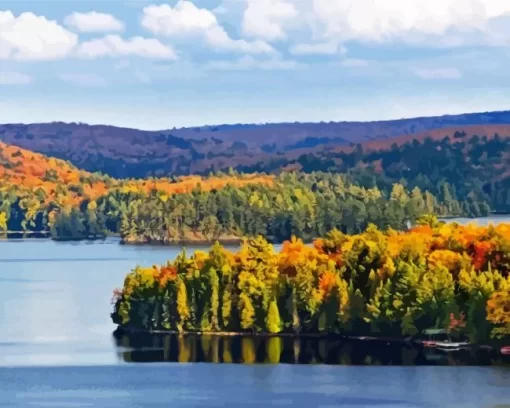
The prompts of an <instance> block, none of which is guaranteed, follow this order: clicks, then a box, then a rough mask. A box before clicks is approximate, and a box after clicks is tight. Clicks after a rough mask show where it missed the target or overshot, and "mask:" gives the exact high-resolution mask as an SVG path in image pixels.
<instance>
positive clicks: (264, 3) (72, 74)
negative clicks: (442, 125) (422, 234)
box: [0, 0, 510, 129]
mask: <svg viewBox="0 0 510 408" xmlns="http://www.w3.org/2000/svg"><path fill="white" fill-rule="evenodd" d="M509 23H510V1H502V0H385V1H381V0H193V1H190V0H173V1H168V2H160V1H145V0H133V1H127V0H126V1H121V0H104V1H80V0H73V1H69V0H67V1H64V0H50V1H43V0H40V1H35V0H34V1H23V0H14V1H8V0H0V122H1V123H8V122H25V123H28V122H47V121H54V120H61V121H81V122H87V123H106V124H114V125H121V126H130V127H138V128H143V129H162V128H172V127H180V126H194V125H203V124H220V123H241V122H255V123H265V122H280V121H330V120H335V121H337V120H376V119H394V118H401V117H411V116H427V115H436V114H444V113H461V112H474V111H488V110H504V109H510V92H509V87H510V70H508V68H507V67H508V63H509V62H510V58H509V57H510V48H509V45H510V24H509Z"/></svg>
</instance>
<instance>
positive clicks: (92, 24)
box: [64, 11, 124, 33]
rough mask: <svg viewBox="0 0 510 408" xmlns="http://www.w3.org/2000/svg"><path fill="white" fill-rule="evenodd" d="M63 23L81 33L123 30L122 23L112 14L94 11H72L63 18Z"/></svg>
mask: <svg viewBox="0 0 510 408" xmlns="http://www.w3.org/2000/svg"><path fill="white" fill-rule="evenodd" d="M64 23H65V24H66V25H67V26H68V27H72V28H74V29H75V30H78V31H81V32H83V33H101V32H103V33H104V32H111V31H123V30H124V23H122V22H121V21H119V20H117V19H116V18H115V17H114V16H112V15H111V14H105V13H98V12H96V11H90V12H88V13H76V12H75V13H72V14H70V15H68V16H67V17H66V18H65V20H64Z"/></svg>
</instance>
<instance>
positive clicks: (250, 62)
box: [206, 55, 306, 71]
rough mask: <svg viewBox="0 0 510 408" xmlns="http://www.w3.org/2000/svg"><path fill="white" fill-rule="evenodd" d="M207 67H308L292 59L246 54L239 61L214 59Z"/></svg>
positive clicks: (227, 68) (259, 68)
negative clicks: (258, 57)
mask: <svg viewBox="0 0 510 408" xmlns="http://www.w3.org/2000/svg"><path fill="white" fill-rule="evenodd" d="M206 68H207V69H211V70H231V71H246V70H270V71H281V70H294V69H300V68H306V65H305V64H300V63H298V62H296V61H292V60H284V59H280V58H271V59H268V60H257V59H255V58H253V57H252V56H249V55H247V56H244V57H242V58H240V59H238V60H237V61H213V62H210V63H208V64H207V65H206Z"/></svg>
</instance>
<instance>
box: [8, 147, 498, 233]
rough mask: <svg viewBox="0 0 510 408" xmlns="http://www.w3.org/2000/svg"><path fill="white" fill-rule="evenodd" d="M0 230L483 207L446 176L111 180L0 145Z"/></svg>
mask: <svg viewBox="0 0 510 408" xmlns="http://www.w3.org/2000/svg"><path fill="white" fill-rule="evenodd" d="M0 172H1V174H2V177H1V179H0V231H11V232H12V231H16V232H19V231H33V232H41V233H49V232H51V234H52V236H53V237H54V238H56V239H85V238H101V237H104V236H106V235H109V234H120V236H121V237H122V239H123V241H124V242H126V243H156V242H158V243H177V242H182V241H193V242H210V241H215V240H224V241H233V240H240V239H241V238H242V237H244V236H256V235H259V234H261V235H264V236H266V237H267V238H268V239H270V240H272V241H274V242H281V241H283V240H285V239H288V238H289V237H290V236H291V235H292V234H294V235H297V236H299V237H302V238H304V239H307V240H310V239H313V238H314V237H317V236H319V235H321V234H324V233H326V232H327V231H329V230H331V229H333V228H338V229H340V230H342V231H344V232H349V233H355V232H359V231H362V230H363V229H364V228H366V226H367V225H368V224H369V223H373V224H375V225H377V226H379V227H380V228H382V229H386V228H389V227H391V228H398V229H403V228H406V227H407V225H408V223H413V222H414V220H415V219H416V218H417V217H419V216H422V215H423V214H428V213H434V214H439V215H445V216H448V215H453V216H459V215H470V214H472V212H471V211H472V209H473V208H475V209H476V214H477V215H478V214H487V213H488V212H489V206H488V205H487V203H485V202H483V201H480V202H477V201H473V200H471V199H470V200H468V201H459V200H457V198H456V196H455V194H454V192H453V191H452V192H449V190H448V184H445V188H444V189H443V190H442V191H441V192H440V193H439V194H438V195H434V194H431V193H430V192H429V191H427V190H426V189H424V190H421V189H419V188H414V189H412V190H408V189H406V188H404V186H403V185H402V184H399V183H394V184H391V185H388V186H384V187H383V188H379V187H378V186H375V185H374V186H372V187H370V188H365V187H362V186H360V185H359V184H358V183H357V182H356V180H355V179H354V178H353V177H352V176H351V175H349V174H330V173H320V172H319V173H312V174H305V173H283V174H282V175H280V176H277V177H275V176H270V175H264V174H251V175H250V174H239V173H237V172H236V171H230V172H229V173H228V174H225V173H217V174H216V175H211V176H209V177H206V178H203V177H199V176H187V177H180V178H175V177H174V178H171V179H168V178H160V179H155V178H150V179H145V180H141V179H122V180H118V179H114V178H112V177H109V176H104V175H101V174H93V173H88V172H85V171H81V170H78V169H77V168H76V167H74V166H72V165H70V164H69V163H68V162H65V161H63V160H57V159H54V158H48V157H45V156H43V155H40V154H37V153H33V152H29V151H26V150H23V149H20V148H17V147H13V146H8V145H5V144H3V143H2V144H0Z"/></svg>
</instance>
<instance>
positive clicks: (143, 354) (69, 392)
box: [0, 240, 510, 408]
mask: <svg viewBox="0 0 510 408" xmlns="http://www.w3.org/2000/svg"><path fill="white" fill-rule="evenodd" d="M190 250H191V248H190ZM178 251H179V249H178V248H165V247H126V246H121V245H118V243H117V241H114V240H113V241H106V242H104V243H93V244H91V243H55V242H52V241H45V240H39V241H38V240H28V241H9V242H5V241H4V242H0V299H1V303H0V305H1V306H0V407H11V406H12V407H27V406H46V407H48V406H55V407H76V406H100V407H140V406H151V407H163V406H169V405H170V404H172V405H173V406H178V407H180V406H204V407H210V406H224V405H226V404H227V403H229V404H234V406H236V407H237V406H245V405H246V406H267V405H270V404H271V403H272V404H274V405H281V406H286V405H290V406H293V407H312V406H314V407H333V406H342V407H358V408H359V407H369V406H377V407H405V408H408V407H492V408H495V407H499V408H502V407H504V406H505V405H504V404H509V405H507V407H510V369H509V368H508V367H505V366H495V365H494V364H501V361H497V359H496V360H495V359H494V356H491V355H482V356H479V355H470V354H469V353H467V354H464V355H456V356H452V355H445V354H437V353H436V354H434V353H423V352H420V351H418V350H415V349H412V348H405V347H400V346H391V345H387V344H381V343H377V344H364V345H359V344H354V343H348V342H339V341H324V340H321V341H317V340H303V341H301V342H296V341H294V340H292V339H276V338H275V339H270V340H264V339H250V338H231V339H222V338H217V337H203V338H198V337H194V336H188V337H184V338H177V337H175V336H152V337H147V336H145V337H144V336H142V337H140V336H138V337H135V338H133V337H130V336H122V335H118V336H113V335H112V332H113V331H114V329H115V327H114V326H113V324H112V323H111V321H110V317H109V313H110V311H111V304H110V300H111V295H112V290H113V288H115V287H119V286H121V285H122V282H123V279H124V276H125V274H126V273H127V272H128V271H129V270H130V269H131V268H133V267H134V266H135V265H136V264H141V265H147V266H149V265H152V264H158V263H163V262H165V261H166V260H167V259H170V258H173V257H175V256H176V254H177V253H178ZM169 362H181V363H182V364H170V363H169ZM198 362H202V363H229V362H232V363H276V362H281V363H287V364H280V365H272V364H254V365H249V364H200V363H198ZM135 363H136V364H135ZM144 363H151V364H144ZM296 363H298V364H296ZM473 364H481V365H484V366H482V367H475V366H473ZM417 365H427V366H417ZM447 365H450V366H449V367H448V366H447ZM466 365H467V366H466Z"/></svg>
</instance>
